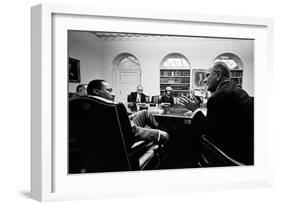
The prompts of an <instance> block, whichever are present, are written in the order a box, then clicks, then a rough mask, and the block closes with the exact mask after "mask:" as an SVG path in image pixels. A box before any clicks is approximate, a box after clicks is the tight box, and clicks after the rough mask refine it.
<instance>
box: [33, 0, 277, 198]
mask: <svg viewBox="0 0 281 206" xmlns="http://www.w3.org/2000/svg"><path fill="white" fill-rule="evenodd" d="M31 18H32V19H31V24H32V32H31V37H32V45H31V48H32V64H31V65H32V68H31V70H32V85H31V86H32V91H31V94H32V101H31V103H32V114H31V119H32V129H31V141H32V145H31V164H32V168H31V194H32V198H34V199H36V200H39V201H51V200H66V199H84V198H96V197H113V196H122V195H135V194H152V193H155V194H156V193H165V192H170V191H171V190H170V188H173V192H189V191H206V190H213V189H234V188H252V187H267V186H272V185H273V179H272V178H273V177H272V170H273V167H272V165H273V164H272V163H273V162H272V156H273V151H272V146H273V145H272V140H273V134H272V132H270V130H269V128H268V126H267V125H265V124H264V122H269V117H268V116H267V115H266V113H267V110H268V109H269V108H268V104H269V102H267V101H266V100H265V98H263V97H264V94H265V93H267V91H270V90H271V89H272V88H270V87H272V83H271V82H270V79H271V78H268V77H269V76H271V75H272V73H273V66H272V58H273V54H272V45H273V42H272V29H273V21H272V20H271V19H268V18H258V17H233V16H220V15H196V14H186V13H165V14H160V13H159V14H158V13H156V12H154V13H152V12H151V13H150V12H147V11H132V10H130V11H127V10H121V9H120V10H118V11H112V10H111V9H108V10H106V9H98V8H89V7H79V6H76V5H75V6H70V5H69V6H68V5H65V6H63V5H55V4H41V5H37V6H34V7H33V8H32V12H31ZM69 31H76V32H78V33H79V32H85V31H88V32H89V31H90V32H92V31H95V32H97V31H99V32H103V33H115V34H117V33H127V34H131V33H134V34H147V35H148V34H149V35H158V36H177V37H185V36H189V37H190V38H219V39H221V40H225V41H228V40H229V39H236V40H251V41H252V42H253V44H254V46H253V61H252V64H251V65H250V66H251V67H252V68H254V69H253V70H251V71H249V70H246V69H245V71H243V75H244V74H245V73H246V74H245V75H252V76H253V77H254V78H255V79H254V83H253V84H252V85H253V86H252V91H253V94H254V96H255V103H256V104H255V121H254V123H255V141H254V151H255V153H254V157H255V163H254V165H253V166H249V167H248V166H247V167H227V168H225V167H216V168H194V169H175V170H157V171H155V170H153V171H142V172H139V171H130V172H127V171H123V172H121V171H120V172H107V173H103V172H100V173H87V174H82V173H81V174H69V172H68V92H69V91H74V90H75V87H76V86H77V84H76V83H78V82H81V81H80V72H81V70H80V66H79V65H80V63H81V62H83V63H84V62H86V63H89V61H88V60H89V59H91V58H93V56H86V57H85V58H84V59H82V58H80V57H79V60H78V61H74V62H73V66H74V68H75V70H74V75H73V78H72V77H71V78H69V73H68V65H69V64H68V57H70V56H72V54H70V53H69V43H70V41H69V40H70V39H69ZM74 35H76V34H74ZM89 35H91V34H87V35H85V36H84V38H83V39H81V41H83V40H85V39H87V38H88V37H89ZM74 43H75V42H74ZM114 49H115V48H113V49H112V51H113V52H115V50H114ZM178 50H179V51H177V52H176V55H178V53H179V52H180V50H181V48H178ZM125 51H126V52H127V50H125ZM71 52H76V53H79V52H81V51H80V50H79V47H77V50H73V51H71ZM216 52H217V51H216V50H215V49H214V53H216ZM229 52H232V53H235V48H234V47H231V46H229V47H228V48H227V49H226V50H225V51H224V53H229ZM115 53H116V52H115ZM204 54H205V53H203V52H202V55H204ZM97 55H99V54H97ZM190 55H192V52H191V53H190ZM219 55H220V53H218V52H217V54H216V55H215V56H219ZM73 56H74V55H73ZM106 56H109V57H111V58H112V59H114V55H112V53H108V55H106ZM162 56H165V55H164V54H163V55H162ZM215 56H214V57H215ZM79 61H80V62H79ZM197 61H199V60H198V59H197ZM212 61H213V59H211V60H210V62H205V64H210V63H212ZM112 62H114V61H112ZM112 62H111V63H112ZM117 62H118V61H117ZM98 66H99V65H94V64H92V63H90V64H89V65H88V67H89V70H88V73H91V72H92V73H91V75H92V76H94V77H95V78H102V77H104V76H106V77H108V79H112V84H113V87H114V88H115V89H116V88H117V86H116V85H117V84H116V82H114V81H113V79H114V75H117V73H116V72H115V70H114V69H115V68H113V67H112V64H108V65H104V66H105V67H110V68H112V70H109V71H104V70H98V71H96V70H95V68H96V67H98ZM149 66H151V65H149ZM158 66H159V65H158ZM198 68H201V67H198ZM265 68H266V69H265ZM71 69H72V65H71ZM134 69H135V68H134ZM79 70H80V71H79ZM134 71H135V70H134ZM130 72H132V71H130ZM157 72H158V76H159V71H157ZM247 72H248V73H247ZM249 72H250V73H249ZM200 74H202V75H204V72H201V70H198V71H197V72H196V74H195V77H194V78H193V79H194V81H196V82H195V83H194V85H195V86H196V87H201V84H200V82H199V81H200V79H201V78H200V77H199V75H200ZM126 75H127V74H126ZM130 75H131V73H130ZM147 75H151V77H152V76H153V73H150V72H147V73H146V72H145V71H143V72H142V71H141V73H140V76H141V83H142V84H144V85H146V84H147V82H148V81H154V80H151V79H150V77H149V78H147ZM196 75H197V77H198V78H196ZM200 76H201V75H200ZM87 78H88V77H87ZM89 78H90V77H89ZM68 80H69V81H68ZM89 80H90V79H86V80H83V81H86V82H82V83H83V84H84V83H88V81H89ZM173 81H175V82H176V83H177V84H178V82H177V81H178V79H177V77H176V76H173ZM183 81H185V80H183ZM155 82H158V83H159V85H160V81H159V79H158V80H155ZM244 82H245V81H243V84H244ZM184 84H187V83H182V85H180V86H181V88H182V86H183V85H184ZM264 85H267V86H266V88H265V86H264ZM244 86H246V87H251V85H244ZM144 88H145V86H144ZM173 88H175V87H173ZM153 92H155V93H156V92H159V88H158V89H157V90H155V91H153Z"/></svg>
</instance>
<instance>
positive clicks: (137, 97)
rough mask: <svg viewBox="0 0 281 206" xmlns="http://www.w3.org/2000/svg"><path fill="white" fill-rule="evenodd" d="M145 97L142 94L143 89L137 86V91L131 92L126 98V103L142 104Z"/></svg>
mask: <svg viewBox="0 0 281 206" xmlns="http://www.w3.org/2000/svg"><path fill="white" fill-rule="evenodd" d="M145 97H146V95H145V94H144V93H143V87H142V86H140V85H139V86H137V91H136V92H131V94H130V95H129V96H128V102H133V103H139V102H141V103H143V102H146V100H145Z"/></svg>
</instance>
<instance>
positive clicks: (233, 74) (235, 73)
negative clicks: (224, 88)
mask: <svg viewBox="0 0 281 206" xmlns="http://www.w3.org/2000/svg"><path fill="white" fill-rule="evenodd" d="M242 76H243V72H242V70H241V71H233V70H232V71H231V77H242Z"/></svg>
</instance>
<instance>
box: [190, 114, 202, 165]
mask: <svg viewBox="0 0 281 206" xmlns="http://www.w3.org/2000/svg"><path fill="white" fill-rule="evenodd" d="M205 124H206V117H205V115H204V114H203V113H202V111H197V112H196V113H195V114H194V116H192V119H191V130H190V131H191V132H190V133H189V144H190V148H189V150H190V153H191V154H190V155H191V156H192V157H191V158H192V159H193V160H194V162H196V164H197V163H198V161H199V160H200V157H201V154H202V145H201V138H202V136H203V135H204V133H205Z"/></svg>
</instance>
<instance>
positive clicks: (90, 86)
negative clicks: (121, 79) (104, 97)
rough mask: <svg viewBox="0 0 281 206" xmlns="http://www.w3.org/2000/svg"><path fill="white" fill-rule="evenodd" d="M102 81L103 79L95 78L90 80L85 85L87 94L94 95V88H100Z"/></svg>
mask: <svg viewBox="0 0 281 206" xmlns="http://www.w3.org/2000/svg"><path fill="white" fill-rule="evenodd" d="M103 82H105V81H104V80H103V79H95V80H92V81H90V82H89V84H88V87H87V94H88V95H95V93H94V89H101V87H102V83H103Z"/></svg>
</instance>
